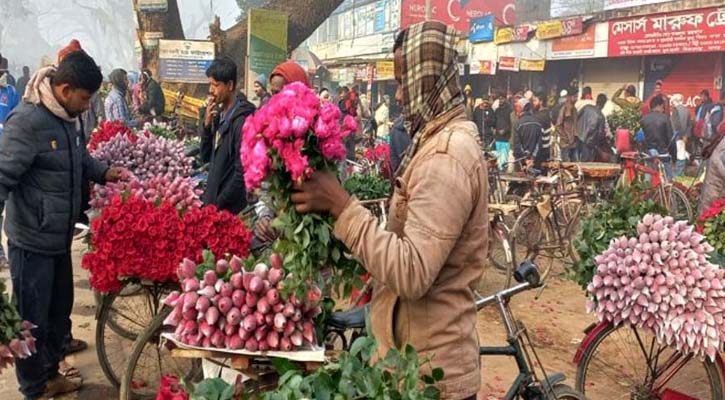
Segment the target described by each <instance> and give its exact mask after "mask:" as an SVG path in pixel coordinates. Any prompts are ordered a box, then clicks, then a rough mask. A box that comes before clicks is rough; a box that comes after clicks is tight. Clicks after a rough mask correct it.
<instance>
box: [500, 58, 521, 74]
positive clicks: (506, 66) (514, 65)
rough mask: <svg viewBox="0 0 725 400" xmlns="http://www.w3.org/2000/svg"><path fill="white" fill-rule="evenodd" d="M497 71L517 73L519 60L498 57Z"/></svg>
mask: <svg viewBox="0 0 725 400" xmlns="http://www.w3.org/2000/svg"><path fill="white" fill-rule="evenodd" d="M498 69H500V70H501V71H518V70H519V59H518V58H516V57H499V58H498Z"/></svg>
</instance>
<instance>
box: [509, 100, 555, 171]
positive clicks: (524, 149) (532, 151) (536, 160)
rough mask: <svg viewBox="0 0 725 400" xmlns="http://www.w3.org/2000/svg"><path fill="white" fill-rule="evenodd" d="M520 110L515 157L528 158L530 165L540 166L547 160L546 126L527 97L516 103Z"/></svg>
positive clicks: (517, 108)
mask: <svg viewBox="0 0 725 400" xmlns="http://www.w3.org/2000/svg"><path fill="white" fill-rule="evenodd" d="M516 110H517V111H518V112H519V123H518V125H517V126H516V131H515V133H514V134H515V135H516V138H515V142H516V146H515V147H514V157H515V158H517V159H519V158H523V157H525V158H527V159H528V162H527V164H528V165H529V166H531V165H535V166H536V168H540V165H541V163H542V162H544V161H547V157H548V152H546V151H545V149H544V146H543V136H544V128H543V127H542V126H541V122H539V120H538V119H537V118H536V116H535V115H534V114H533V106H532V104H531V103H529V102H528V101H527V100H526V99H523V98H522V99H520V100H519V101H518V103H517V104H516Z"/></svg>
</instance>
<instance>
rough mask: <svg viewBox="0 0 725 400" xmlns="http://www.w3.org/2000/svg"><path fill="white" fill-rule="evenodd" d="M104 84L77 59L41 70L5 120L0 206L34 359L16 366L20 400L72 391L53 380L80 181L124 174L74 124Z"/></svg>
mask: <svg viewBox="0 0 725 400" xmlns="http://www.w3.org/2000/svg"><path fill="white" fill-rule="evenodd" d="M102 80H103V77H102V75H101V71H100V69H99V68H98V66H96V63H95V61H93V59H92V58H91V57H89V56H88V55H87V54H86V53H85V52H83V51H76V52H73V53H72V54H69V55H68V56H66V57H65V58H64V59H63V60H62V61H61V62H60V63H59V65H58V67H57V69H56V68H55V67H47V68H44V69H42V70H40V71H39V72H38V73H37V74H36V75H35V76H34V77H33V79H32V80H31V81H30V82H29V83H28V95H27V96H26V97H25V98H24V102H23V103H22V104H20V105H19V106H18V107H17V108H15V110H14V111H13V112H12V113H11V114H10V116H9V117H8V119H7V122H6V123H5V132H4V134H3V137H2V140H0V201H5V202H6V207H7V219H6V221H5V231H6V232H7V234H8V250H9V251H8V253H9V256H10V269H11V271H10V272H11V277H12V282H13V291H14V293H15V295H16V297H17V300H18V303H17V307H18V311H19V313H20V316H21V317H22V318H23V319H24V320H28V321H31V322H32V323H34V324H35V325H37V328H35V329H34V330H33V335H34V336H35V338H36V340H37V342H36V347H37V353H36V354H34V355H33V356H31V357H29V358H27V359H24V360H16V368H15V372H16V375H17V378H18V383H19V384H20V391H21V392H22V393H23V395H25V396H26V398H31V399H32V398H50V397H53V396H54V395H56V394H60V393H66V392H69V391H74V390H77V389H78V388H79V387H80V382H72V381H70V380H69V379H67V378H65V377H63V376H61V375H59V373H58V362H59V361H60V360H62V359H63V354H64V350H65V346H66V343H67V342H66V338H67V337H68V336H69V335H70V328H71V323H70V315H71V310H72V308H73V268H72V263H71V253H70V248H71V243H72V240H73V226H74V224H75V222H76V221H77V220H78V217H79V214H80V212H81V208H82V205H81V181H82V180H83V179H84V177H85V178H87V179H90V180H92V181H95V182H101V183H103V182H105V181H115V180H117V179H118V178H119V177H120V175H121V174H122V173H123V170H122V169H119V168H108V166H107V165H105V164H104V163H102V162H100V161H98V160H95V159H93V158H91V156H90V155H89V154H88V151H87V150H86V146H85V140H84V136H83V131H82V130H81V126H80V125H81V124H80V122H79V121H78V117H79V116H80V115H81V113H83V112H84V111H85V110H87V109H88V108H89V107H90V99H91V96H92V95H93V93H94V92H96V91H97V90H98V88H99V87H100V86H101V81H102Z"/></svg>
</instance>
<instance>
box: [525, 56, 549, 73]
mask: <svg viewBox="0 0 725 400" xmlns="http://www.w3.org/2000/svg"><path fill="white" fill-rule="evenodd" d="M545 68H546V60H527V59H525V58H522V59H521V61H519V70H520V71H536V72H543V71H544V69H545Z"/></svg>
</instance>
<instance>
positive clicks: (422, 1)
mask: <svg viewBox="0 0 725 400" xmlns="http://www.w3.org/2000/svg"><path fill="white" fill-rule="evenodd" d="M430 2H431V18H432V19H434V20H437V21H441V22H443V23H444V24H446V25H450V26H453V27H454V28H456V30H458V31H459V32H468V31H469V28H470V24H471V19H473V18H480V17H483V16H485V15H488V14H492V15H493V16H494V18H495V19H496V21H499V22H500V23H501V24H503V25H510V24H513V23H514V22H515V17H516V5H515V0H430ZM425 11H426V0H402V1H401V14H400V28H401V29H405V28H407V27H409V26H411V25H413V24H417V23H418V22H423V21H425Z"/></svg>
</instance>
